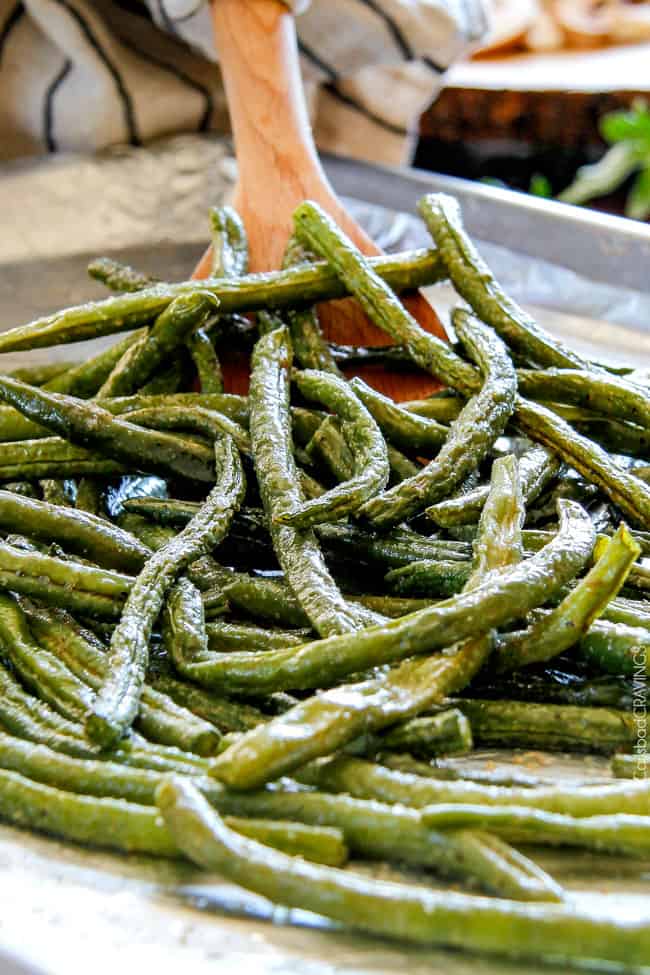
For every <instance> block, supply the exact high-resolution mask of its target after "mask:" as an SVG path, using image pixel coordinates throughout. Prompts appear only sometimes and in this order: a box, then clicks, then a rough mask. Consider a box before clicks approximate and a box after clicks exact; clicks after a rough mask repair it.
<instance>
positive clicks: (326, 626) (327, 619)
mask: <svg viewBox="0 0 650 975" xmlns="http://www.w3.org/2000/svg"><path fill="white" fill-rule="evenodd" d="M290 369H291V345H290V341H289V334H288V332H287V330H286V328H278V329H275V330H274V331H273V332H269V333H267V334H266V335H264V336H262V338H261V339H259V341H258V343H257V345H256V346H255V349H254V351H253V359H252V374H251V385H250V411H251V417H250V434H251V440H252V444H253V457H254V460H255V470H256V473H257V480H258V485H259V490H260V494H261V496H262V501H263V503H264V510H265V511H266V515H267V518H268V520H269V523H270V531H271V540H272V542H273V548H274V549H275V553H276V555H277V558H278V561H279V563H280V565H281V567H282V569H283V571H284V573H285V576H286V578H287V581H288V583H289V585H290V587H291V589H292V590H293V592H294V595H295V596H296V599H297V600H298V601H299V603H300V605H301V606H302V608H303V609H304V611H305V613H306V615H307V617H308V618H309V620H310V623H311V624H312V626H313V627H314V629H315V630H316V631H317V632H318V633H320V634H321V635H322V636H328V635H329V634H336V633H345V632H349V631H350V630H355V629H357V627H358V622H357V618H356V617H355V615H354V613H353V611H351V610H350V609H349V608H348V606H347V605H346V603H345V602H344V600H343V597H342V596H341V593H340V592H339V590H338V588H337V586H336V583H335V582H334V580H333V579H332V577H331V575H330V573H329V571H328V569H327V566H326V565H325V560H324V559H323V556H322V553H321V551H320V548H319V546H318V543H317V541H316V537H315V535H314V534H313V532H311V531H309V530H307V531H300V530H297V529H295V528H293V527H292V526H291V525H284V524H282V523H281V520H282V517H283V516H284V515H285V514H288V513H291V512H293V511H295V510H296V509H297V508H298V507H299V506H300V505H301V504H302V503H303V495H302V493H301V491H300V486H299V482H298V476H297V472H296V466H295V463H294V460H293V456H292V453H291V431H290V425H289V374H290Z"/></svg>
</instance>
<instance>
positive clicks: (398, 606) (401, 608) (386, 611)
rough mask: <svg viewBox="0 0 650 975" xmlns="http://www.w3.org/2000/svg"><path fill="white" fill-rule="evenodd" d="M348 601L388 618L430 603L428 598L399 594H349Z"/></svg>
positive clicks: (423, 607) (422, 607)
mask: <svg viewBox="0 0 650 975" xmlns="http://www.w3.org/2000/svg"><path fill="white" fill-rule="evenodd" d="M350 601H351V602H353V603H360V604H361V605H362V606H366V607H367V608H368V609H371V610H373V612H375V613H381V615H382V616H387V617H389V619H398V618H399V617H400V616H406V615H407V614H408V613H415V612H417V611H418V610H419V609H425V607H427V606H430V605H431V600H430V599H403V598H402V597H401V596H371V595H365V596H350Z"/></svg>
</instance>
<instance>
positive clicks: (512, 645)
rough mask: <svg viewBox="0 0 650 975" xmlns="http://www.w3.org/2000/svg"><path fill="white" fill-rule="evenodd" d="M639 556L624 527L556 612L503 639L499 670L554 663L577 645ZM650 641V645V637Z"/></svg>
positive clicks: (498, 648) (501, 639) (498, 647)
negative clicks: (551, 661)
mask: <svg viewBox="0 0 650 975" xmlns="http://www.w3.org/2000/svg"><path fill="white" fill-rule="evenodd" d="M638 554H639V546H638V545H636V544H635V542H634V540H633V539H632V537H631V535H630V533H629V532H628V531H627V529H626V527H625V525H621V526H620V528H619V529H618V531H617V532H616V535H615V536H614V538H612V539H611V541H608V542H606V544H605V549H604V551H603V553H602V555H601V556H600V558H599V559H598V561H597V562H596V564H595V565H594V567H593V568H592V569H591V570H590V571H589V572H588V573H587V575H586V576H585V578H584V579H582V580H581V581H580V582H579V583H578V584H577V586H576V587H575V588H574V589H573V590H572V591H571V592H570V593H569V595H568V596H566V597H565V598H564V599H563V600H562V602H561V603H560V604H559V605H558V606H557V607H556V608H555V609H554V610H552V611H551V612H550V613H548V614H544V615H543V616H541V617H540V618H539V619H538V620H536V621H535V622H534V623H533V624H532V626H529V627H528V629H526V630H523V631H520V632H517V633H508V634H506V635H505V636H502V637H501V638H500V640H499V642H498V644H497V651H498V655H497V660H498V669H499V670H501V671H503V670H511V669H518V668H519V667H524V666H526V665H528V664H532V663H539V662H543V661H546V660H550V659H552V658H553V657H555V656H557V654H559V653H562V652H563V651H564V650H567V649H568V648H569V647H571V646H573V644H574V643H577V642H578V641H579V640H580V639H581V637H582V636H583V635H585V634H587V633H588V631H589V628H590V626H591V624H592V623H593V621H594V619H596V617H598V616H599V615H600V613H601V612H602V610H603V609H604V608H605V607H606V606H607V604H608V603H609V601H610V599H612V598H613V597H614V596H616V594H617V593H618V591H619V589H620V588H621V586H622V585H623V583H624V582H625V579H626V576H627V574H628V572H629V570H630V566H631V565H632V564H633V562H634V560H635V558H636V557H637V556H638ZM646 642H648V643H649V644H650V634H648V640H647V641H646Z"/></svg>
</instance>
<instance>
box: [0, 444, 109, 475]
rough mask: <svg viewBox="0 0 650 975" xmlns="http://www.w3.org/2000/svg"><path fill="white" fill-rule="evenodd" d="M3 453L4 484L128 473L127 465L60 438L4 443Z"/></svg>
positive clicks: (1, 446)
mask: <svg viewBox="0 0 650 975" xmlns="http://www.w3.org/2000/svg"><path fill="white" fill-rule="evenodd" d="M0 453H1V455H2V463H1V464H0V480H3V481H4V480H15V479H16V478H26V479H28V480H33V479H34V478H39V477H59V478H68V477H76V476H83V475H85V474H97V475H111V474H123V473H126V471H127V468H126V467H125V466H124V465H123V464H121V463H118V462H117V461H115V460H112V459H109V458H108V457H105V456H102V455H101V454H98V453H94V452H93V451H90V450H85V449H84V448H83V447H75V446H74V445H73V444H70V443H68V442H67V441H66V440H62V439H61V438H60V437H44V438H43V439H39V440H23V441H21V442H20V443H3V444H0Z"/></svg>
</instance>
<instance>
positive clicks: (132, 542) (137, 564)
mask: <svg viewBox="0 0 650 975" xmlns="http://www.w3.org/2000/svg"><path fill="white" fill-rule="evenodd" d="M0 527H2V528H4V529H5V530H15V531H20V532H22V533H23V534H25V535H27V536H28V537H30V538H37V539H39V540H41V541H44V542H48V541H56V542H59V543H60V544H61V545H63V546H65V547H66V548H67V549H70V550H71V551H73V552H76V553H78V554H79V555H82V556H84V557H85V558H88V559H92V561H93V562H95V563H97V564H98V565H101V566H105V567H107V568H110V569H122V570H124V571H126V572H128V571H133V570H136V569H139V568H141V567H142V565H143V564H144V562H145V561H146V560H147V559H148V558H149V556H150V555H151V551H150V549H148V548H147V546H146V545H143V544H142V543H141V542H139V541H138V539H137V538H135V537H134V536H133V535H131V534H130V533H129V532H126V531H124V530H123V529H121V528H118V527H117V525H112V524H111V523H110V522H108V521H106V520H105V519H104V518H98V517H96V516H95V515H91V514H89V513H87V512H84V511H79V510H77V511H75V510H74V509H72V508H69V507H61V506H57V505H52V504H48V503H46V502H44V501H37V500H35V499H33V498H26V497H22V496H20V495H18V494H12V493H11V492H9V491H2V490H0Z"/></svg>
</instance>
